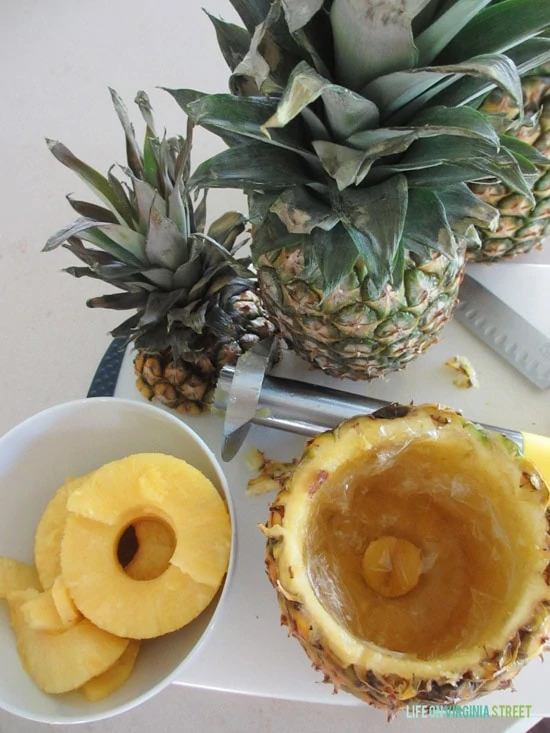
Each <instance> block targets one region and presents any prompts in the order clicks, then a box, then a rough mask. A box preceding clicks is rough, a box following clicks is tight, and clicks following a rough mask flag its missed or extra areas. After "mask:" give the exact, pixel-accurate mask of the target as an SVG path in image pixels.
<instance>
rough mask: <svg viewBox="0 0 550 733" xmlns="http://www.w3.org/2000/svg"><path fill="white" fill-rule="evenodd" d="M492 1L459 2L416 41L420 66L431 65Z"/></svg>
mask: <svg viewBox="0 0 550 733" xmlns="http://www.w3.org/2000/svg"><path fill="white" fill-rule="evenodd" d="M491 1H492V0H458V2H456V3H453V4H452V5H451V6H450V7H449V8H448V9H447V10H446V11H444V12H442V13H441V14H440V15H439V17H438V18H437V20H435V21H434V22H433V23H432V24H431V25H430V26H429V27H428V28H426V30H425V31H424V32H423V33H420V34H419V35H418V36H416V38H415V39H414V42H415V45H416V48H417V49H418V64H419V66H426V65H428V64H431V63H432V61H433V60H434V59H435V58H436V57H437V55H438V54H439V53H440V52H441V51H442V50H443V49H444V48H445V46H446V45H447V44H448V43H449V42H450V41H452V39H453V38H454V37H455V36H456V34H457V33H458V32H459V31H460V30H461V29H462V28H464V26H465V25H467V23H468V22H469V21H470V20H471V19H472V18H475V16H476V15H477V14H478V13H479V12H480V11H481V10H482V9H483V8H484V7H485V6H486V5H489V3H490V2H491Z"/></svg>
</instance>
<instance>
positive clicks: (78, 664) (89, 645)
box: [8, 589, 128, 694]
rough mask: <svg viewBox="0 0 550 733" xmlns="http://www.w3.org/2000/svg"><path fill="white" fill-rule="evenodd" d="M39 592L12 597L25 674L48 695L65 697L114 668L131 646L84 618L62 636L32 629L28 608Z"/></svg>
mask: <svg viewBox="0 0 550 733" xmlns="http://www.w3.org/2000/svg"><path fill="white" fill-rule="evenodd" d="M37 595H38V591H36V590H33V589H28V590H26V591H14V592H13V593H11V594H10V595H9V596H8V607H9V610H10V617H11V623H12V626H13V628H14V631H15V634H16V638H17V650H18V652H19V657H20V659H21V662H22V664H23V667H24V668H25V671H26V672H27V673H28V674H29V675H30V676H31V677H32V679H33V681H34V682H35V684H36V685H37V686H38V687H39V688H40V689H41V690H43V691H44V692H49V693H52V694H61V693H63V692H69V691H70V690H74V689H76V688H77V687H80V686H81V685H83V684H84V683H85V682H87V681H88V680H89V679H91V678H92V677H96V676H97V675H99V674H102V673H103V672H105V670H107V669H108V668H109V667H111V666H112V665H113V664H114V663H115V662H116V660H117V659H119V657H120V656H121V655H122V654H123V652H124V650H125V649H126V647H127V646H128V639H122V638H120V637H118V636H114V635H113V634H109V633H108V632H106V631H103V630H102V629H99V628H97V627H96V626H94V624H92V623H91V622H90V621H88V620H87V619H83V620H82V621H80V622H79V623H77V624H76V625H74V626H72V627H71V628H69V629H67V630H65V631H61V632H60V633H50V632H48V631H44V630H40V629H36V628H32V627H31V626H29V624H28V623H27V621H26V618H25V615H24V613H23V608H24V606H25V605H26V604H27V603H29V602H31V601H32V600H33V599H34V598H36V597H37Z"/></svg>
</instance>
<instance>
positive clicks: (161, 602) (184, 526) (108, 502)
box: [61, 453, 231, 639]
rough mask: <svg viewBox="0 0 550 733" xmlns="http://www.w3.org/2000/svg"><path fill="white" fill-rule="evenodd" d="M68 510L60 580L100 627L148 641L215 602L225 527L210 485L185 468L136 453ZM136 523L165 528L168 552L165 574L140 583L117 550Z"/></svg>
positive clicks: (102, 474) (111, 466)
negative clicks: (170, 543) (170, 538)
mask: <svg viewBox="0 0 550 733" xmlns="http://www.w3.org/2000/svg"><path fill="white" fill-rule="evenodd" d="M114 486H116V491H113V487H114ZM67 509H68V518H67V521H66V525H65V534H64V537H63V542H62V547H61V568H62V574H63V579H64V581H65V584H66V586H67V589H68V591H69V593H70V595H71V597H72V598H73V600H74V603H75V605H76V606H77V608H78V609H79V610H80V612H81V613H82V614H83V615H84V616H85V617H86V618H88V619H90V620H91V621H92V622H93V623H95V624H96V625H97V626H99V627H100V628H102V629H105V630H106V631H109V632H111V633H112V634H117V635H119V636H122V637H130V638H133V639H146V638H152V637H155V636H159V635H161V634H165V633H168V632H171V631H175V630H177V629H179V628H181V627H182V626H184V625H185V624H188V623H189V622H190V621H192V620H193V619H194V618H195V617H196V616H198V615H199V614H200V613H201V612H202V611H203V610H204V609H205V608H206V607H207V606H208V604H209V603H210V602H211V601H212V599H213V598H214V596H215V594H216V592H217V591H218V589H219V587H220V585H221V583H222V581H223V578H224V575H225V573H226V571H227V567H228V563H229V553H230V547H231V523H230V519H229V514H228V511H227V508H226V506H225V504H224V502H223V500H222V498H221V496H220V495H219V493H218V492H217V491H216V489H215V487H214V486H213V484H212V483H211V482H210V481H209V480H208V479H207V478H206V477H205V476H204V475H203V474H201V473H200V472H199V471H198V470H197V469H196V468H194V467H193V466H190V465H189V464H187V463H186V462H185V461H182V460H180V459H177V458H174V457H172V456H167V455H164V454H148V453H143V454H136V455H133V456H129V457H127V458H124V459H121V460H119V461H114V462H111V463H108V464H106V465H105V466H102V467H101V468H99V469H98V470H97V471H95V472H94V473H93V475H91V476H90V477H89V479H88V480H87V482H86V483H84V484H83V485H82V486H81V487H80V488H79V489H78V490H76V491H74V492H72V493H71V495H70V496H69V498H68V501H67ZM143 519H152V520H154V521H156V522H159V523H161V524H165V525H167V527H168V528H169V529H168V533H169V534H172V535H173V537H174V539H175V546H174V548H173V551H171V553H170V557H169V561H168V563H167V567H166V569H165V570H164V572H161V574H160V575H158V576H157V577H152V578H150V579H145V580H140V579H136V578H134V577H131V576H130V574H128V573H126V572H125V568H124V567H123V566H122V565H121V564H120V562H119V560H118V544H119V542H120V539H121V537H122V536H123V535H124V532H125V530H126V529H127V527H129V526H130V525H134V524H135V523H139V522H140V521H142V520H143ZM170 549H171V548H170ZM165 559H166V556H165Z"/></svg>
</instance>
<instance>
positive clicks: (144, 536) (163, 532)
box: [124, 518, 176, 580]
mask: <svg viewBox="0 0 550 733" xmlns="http://www.w3.org/2000/svg"><path fill="white" fill-rule="evenodd" d="M133 527H134V531H135V534H136V541H137V545H138V547H137V550H136V552H135V554H134V556H133V558H132V559H131V560H130V562H129V563H128V564H127V565H126V566H125V567H124V572H125V573H126V574H127V575H129V576H130V577H131V578H134V580H152V579H153V578H158V576H159V575H161V574H162V573H163V572H164V571H165V570H166V569H167V568H168V565H169V564H170V558H171V557H172V555H173V554H174V549H175V546H176V538H175V537H174V532H173V531H172V528H171V527H170V526H169V525H167V524H166V523H165V522H159V521H158V520H157V519H152V518H151V519H141V520H139V521H137V522H134V524H133Z"/></svg>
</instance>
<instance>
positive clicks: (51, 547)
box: [34, 474, 88, 590]
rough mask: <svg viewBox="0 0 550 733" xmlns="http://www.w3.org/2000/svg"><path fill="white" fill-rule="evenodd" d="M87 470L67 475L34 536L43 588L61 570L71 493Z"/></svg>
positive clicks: (51, 500) (43, 514) (37, 567)
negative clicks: (82, 472)
mask: <svg viewBox="0 0 550 733" xmlns="http://www.w3.org/2000/svg"><path fill="white" fill-rule="evenodd" d="M87 478H88V474H86V475H84V476H79V477H77V478H68V479H67V480H66V481H65V483H64V484H63V486H61V487H60V488H59V489H58V490H57V491H56V492H55V494H54V495H53V497H52V498H51V499H50V501H49V502H48V504H47V506H46V508H45V509H44V511H43V513H42V516H41V517H40V520H39V522H38V527H37V528H36V533H35V536H34V563H35V565H36V570H37V572H38V577H39V578H40V584H41V587H42V588H43V589H44V590H48V588H51V587H52V586H53V584H54V582H55V580H56V578H57V577H58V576H59V575H60V573H61V540H62V539H63V533H64V531H65V522H66V520H67V499H68V497H69V494H70V493H71V492H72V491H74V490H75V489H77V488H79V487H80V486H82V484H83V483H84V482H85V481H86V480H87Z"/></svg>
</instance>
